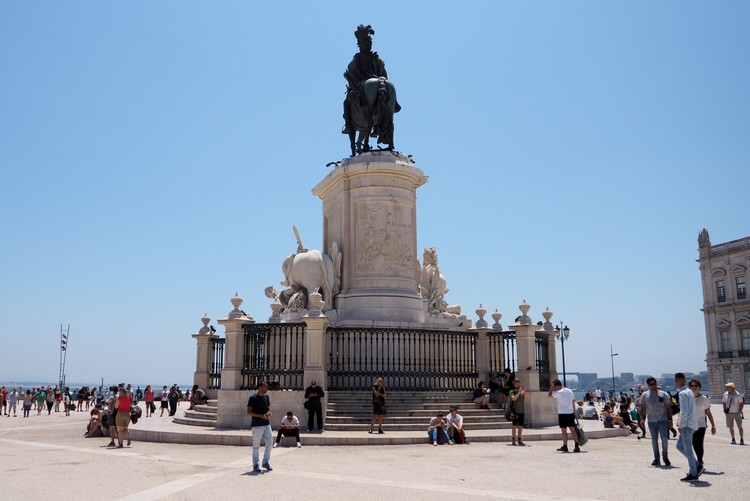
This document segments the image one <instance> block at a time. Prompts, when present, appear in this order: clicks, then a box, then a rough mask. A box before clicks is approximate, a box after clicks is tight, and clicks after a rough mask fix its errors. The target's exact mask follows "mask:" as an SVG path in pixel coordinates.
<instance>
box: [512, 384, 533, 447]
mask: <svg viewBox="0 0 750 501" xmlns="http://www.w3.org/2000/svg"><path fill="white" fill-rule="evenodd" d="M509 398H510V412H511V414H510V416H511V422H512V423H513V428H512V431H511V436H512V438H513V441H512V442H511V444H510V445H516V436H518V445H520V446H521V447H523V446H525V445H526V444H524V443H523V437H522V436H521V435H522V434H523V425H524V407H525V405H524V403H525V401H526V399H527V398H529V395H528V394H527V393H526V388H524V386H523V385H522V384H521V380H520V379H516V380H515V381H513V389H512V390H510V395H509Z"/></svg>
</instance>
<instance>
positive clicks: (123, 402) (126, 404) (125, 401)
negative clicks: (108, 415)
mask: <svg viewBox="0 0 750 501" xmlns="http://www.w3.org/2000/svg"><path fill="white" fill-rule="evenodd" d="M117 401H118V402H120V404H119V406H118V407H117V413H118V414H119V413H121V412H127V413H130V404H131V403H132V400H130V397H117Z"/></svg>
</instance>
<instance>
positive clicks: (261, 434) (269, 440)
mask: <svg viewBox="0 0 750 501" xmlns="http://www.w3.org/2000/svg"><path fill="white" fill-rule="evenodd" d="M247 415H248V416H251V418H252V419H251V420H250V428H251V429H252V431H253V472H254V473H261V469H260V466H259V459H260V442H261V440H263V442H264V443H265V446H266V449H265V452H264V453H263V468H265V469H266V470H268V471H273V468H271V463H270V461H271V450H273V432H272V430H271V421H270V419H271V415H272V414H271V399H270V398H269V397H268V383H266V382H265V381H263V382H261V383H259V384H258V391H257V392H256V393H255V394H253V395H250V398H249V399H248V400H247Z"/></svg>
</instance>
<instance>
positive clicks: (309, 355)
mask: <svg viewBox="0 0 750 501" xmlns="http://www.w3.org/2000/svg"><path fill="white" fill-rule="evenodd" d="M302 320H303V321H304V322H305V326H306V328H305V376H304V378H305V382H304V385H303V386H304V387H305V388H307V386H309V385H310V381H312V380H313V379H315V380H316V381H317V382H318V386H319V387H320V388H323V389H324V390H325V392H326V396H325V397H324V398H323V402H322V404H323V423H324V424H325V422H326V402H327V401H328V369H327V367H326V363H327V360H326V330H327V329H328V327H329V326H330V325H331V323H330V322H329V320H328V317H326V316H325V315H323V314H322V313H321V312H320V311H310V312H309V313H308V314H307V315H305V316H304V317H302Z"/></svg>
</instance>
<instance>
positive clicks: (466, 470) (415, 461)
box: [0, 411, 750, 501]
mask: <svg viewBox="0 0 750 501" xmlns="http://www.w3.org/2000/svg"><path fill="white" fill-rule="evenodd" d="M157 415H158V413H157ZM87 417H88V416H87V414H86V413H84V412H80V413H72V415H71V416H70V417H66V416H64V414H63V413H54V412H53V413H52V415H49V416H48V415H46V413H43V414H42V415H41V416H37V415H36V413H35V412H33V411H32V415H31V417H30V418H28V419H24V418H21V417H17V418H12V417H10V418H9V417H5V416H2V417H0V472H2V477H0V478H2V484H3V485H2V488H1V489H0V493H1V494H0V498H2V499H9V500H24V499H31V498H33V497H37V496H38V495H39V494H40V493H41V492H45V493H47V494H49V495H54V496H55V497H58V496H62V499H76V500H88V499H103V498H104V499H133V500H139V501H141V500H150V499H167V500H183V499H184V500H193V499H195V500H198V499H201V500H211V499H255V498H256V497H257V498H263V499H271V500H275V499H305V500H310V499H312V500H316V499H321V500H327V501H330V500H351V499H357V500H358V501H364V500H370V499H372V500H379V501H382V500H383V499H397V500H401V499H404V500H421V499H431V500H448V499H451V500H456V499H461V500H463V499H482V498H486V499H527V500H537V499H612V500H619V499H629V498H633V497H640V498H644V499H661V500H665V499H666V500H671V499H680V500H690V499H748V494H747V493H748V492H750V476H748V475H747V471H748V458H749V457H750V447H742V446H732V445H730V444H729V433H728V431H727V430H726V428H725V427H724V426H719V431H718V434H717V435H716V436H707V437H706V458H705V463H706V467H707V469H708V472H707V473H706V474H704V476H703V477H701V481H699V482H695V483H691V484H689V483H683V482H680V481H679V479H680V478H682V477H683V476H684V475H685V473H686V465H687V462H686V460H685V459H684V458H683V457H682V455H680V454H679V453H678V452H677V451H676V450H675V448H674V447H675V441H674V440H670V442H669V447H670V458H671V460H672V465H673V466H672V467H671V468H666V467H661V468H656V467H651V466H650V462H651V460H652V455H651V444H650V440H637V439H636V438H635V436H634V435H632V436H618V437H614V438H603V439H594V440H591V441H590V442H589V443H588V444H587V445H586V446H585V447H584V448H583V452H582V453H580V454H573V453H570V454H563V453H558V452H555V449H556V448H557V447H558V446H559V442H558V441H557V440H543V439H539V440H533V441H532V440H529V441H527V446H526V447H517V446H516V447H513V446H511V445H510V444H509V443H507V442H486V443H485V442H473V443H471V444H470V445H454V446H450V445H444V446H439V447H433V446H431V445H428V444H427V441H426V440H425V441H424V442H422V443H419V444H409V445H372V446H367V447H362V446H333V447H319V446H312V445H309V444H308V445H304V446H303V447H302V448H301V449H297V448H294V447H281V448H277V449H274V450H273V455H272V458H271V464H272V466H273V467H274V471H272V472H266V473H263V474H260V475H255V474H252V473H250V470H251V460H250V453H251V448H250V447H247V446H224V445H194V444H176V443H158V442H139V441H134V442H133V444H132V447H126V448H125V449H109V448H107V447H106V445H107V443H108V441H109V440H108V439H106V438H96V439H85V438H83V431H84V429H85V423H86V420H87ZM722 418H723V416H719V420H720V421H722ZM149 421H150V422H152V423H153V422H156V423H158V422H159V421H161V422H163V423H166V422H168V421H171V420H170V419H168V418H167V417H163V418H158V417H154V418H145V417H144V418H142V420H141V421H139V423H138V424H136V425H135V426H134V427H133V429H134V430H135V429H138V428H139V427H141V426H143V427H144V429H145V428H146V427H147V426H157V425H156V424H148V423H149ZM719 424H720V425H723V421H722V422H721V423H719ZM164 426H166V424H165V425H164ZM584 426H586V427H587V428H590V431H594V427H596V426H600V424H599V423H598V422H585V423H584ZM530 431H531V430H530ZM545 432H546V433H547V434H548V438H554V437H555V435H554V433H559V431H556V430H554V429H549V430H546V431H545V430H540V433H545ZM342 433H343V432H342ZM504 433H508V434H509V431H507V430H506V431H504ZM310 437H311V436H309V435H305V434H303V437H302V441H303V444H306V443H307V442H309V440H308V439H309V438H310ZM261 454H262V450H261Z"/></svg>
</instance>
